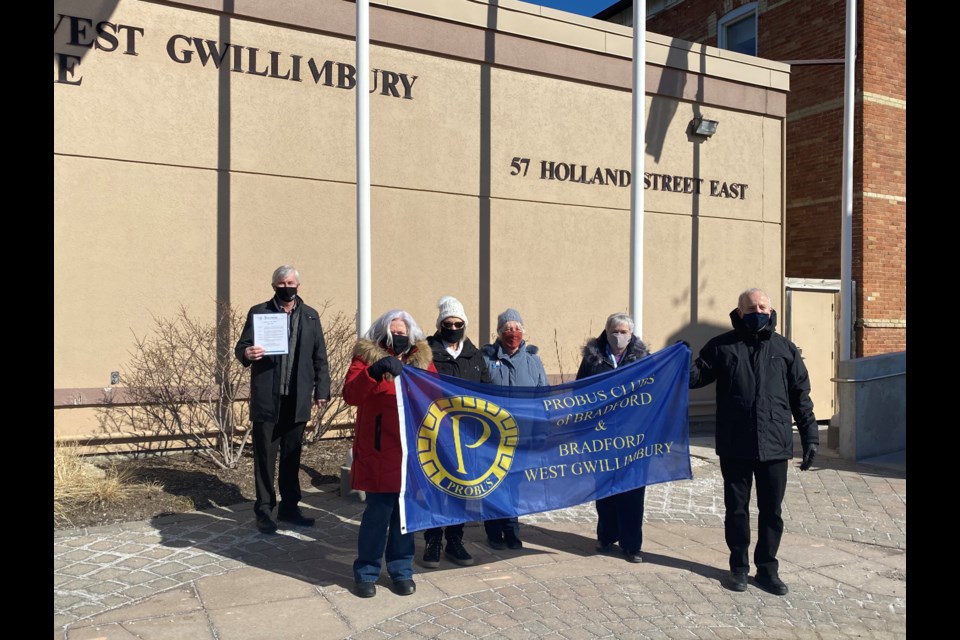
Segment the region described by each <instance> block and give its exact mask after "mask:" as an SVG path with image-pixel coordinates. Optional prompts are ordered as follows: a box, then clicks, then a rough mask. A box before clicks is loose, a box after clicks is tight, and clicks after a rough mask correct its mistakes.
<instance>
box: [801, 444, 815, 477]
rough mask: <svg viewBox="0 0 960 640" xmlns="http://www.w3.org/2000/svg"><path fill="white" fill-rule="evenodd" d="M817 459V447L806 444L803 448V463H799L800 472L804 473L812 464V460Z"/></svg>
mask: <svg viewBox="0 0 960 640" xmlns="http://www.w3.org/2000/svg"><path fill="white" fill-rule="evenodd" d="M816 457H817V445H815V444H808V445H806V446H805V447H804V448H803V462H801V463H800V471H806V470H807V469H809V468H810V465H812V464H813V459H814V458H816Z"/></svg>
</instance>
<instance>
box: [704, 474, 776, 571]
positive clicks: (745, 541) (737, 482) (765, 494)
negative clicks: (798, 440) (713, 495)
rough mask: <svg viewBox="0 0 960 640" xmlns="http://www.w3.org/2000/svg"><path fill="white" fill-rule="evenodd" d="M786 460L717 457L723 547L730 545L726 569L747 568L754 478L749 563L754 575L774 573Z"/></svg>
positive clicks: (746, 569)
mask: <svg viewBox="0 0 960 640" xmlns="http://www.w3.org/2000/svg"><path fill="white" fill-rule="evenodd" d="M788 462H789V461H788V460H774V461H771V462H760V461H759V460H738V459H736V458H726V457H724V458H720V472H721V473H722V474H723V504H724V506H725V507H726V516H725V517H724V520H723V528H724V535H725V537H726V540H727V547H729V548H730V571H733V572H734V573H743V574H746V573H749V571H750V555H749V554H750V489H751V486H752V484H753V480H754V478H756V481H757V511H758V517H757V546H756V548H755V549H754V551H753V563H754V564H755V565H756V566H757V574H758V575H764V574H766V575H772V576H775V575H777V571H778V570H779V568H780V564H779V563H778V562H777V550H778V549H779V548H780V538H781V537H782V536H783V518H781V517H780V504H781V503H782V502H783V495H784V492H785V491H786V488H787V464H788Z"/></svg>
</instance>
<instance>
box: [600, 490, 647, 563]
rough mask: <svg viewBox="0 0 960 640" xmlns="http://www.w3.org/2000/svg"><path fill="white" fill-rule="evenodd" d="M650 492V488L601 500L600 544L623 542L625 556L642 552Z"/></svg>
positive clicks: (621, 544)
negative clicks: (644, 524)
mask: <svg viewBox="0 0 960 640" xmlns="http://www.w3.org/2000/svg"><path fill="white" fill-rule="evenodd" d="M646 492H647V488H646V487H639V488H637V489H630V490H629V491H624V492H623V493H618V494H616V495H614V496H607V497H606V498H600V499H599V500H597V540H598V541H599V542H600V544H602V545H608V544H613V543H614V542H619V543H620V548H621V549H623V551H624V552H625V553H639V552H640V547H641V546H643V501H644V498H645V497H646Z"/></svg>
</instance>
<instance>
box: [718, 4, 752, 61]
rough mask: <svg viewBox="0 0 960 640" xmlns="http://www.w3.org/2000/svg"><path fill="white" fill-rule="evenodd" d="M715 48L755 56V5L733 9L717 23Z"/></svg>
mask: <svg viewBox="0 0 960 640" xmlns="http://www.w3.org/2000/svg"><path fill="white" fill-rule="evenodd" d="M717 46H719V47H720V48H721V49H726V50H728V51H736V52H737V53H746V54H747V55H751V56H755V55H757V3H756V2H751V3H750V4H745V5H743V6H742V7H740V8H738V9H735V10H733V11H731V12H730V13H728V14H727V15H725V16H723V17H722V18H720V20H718V21H717Z"/></svg>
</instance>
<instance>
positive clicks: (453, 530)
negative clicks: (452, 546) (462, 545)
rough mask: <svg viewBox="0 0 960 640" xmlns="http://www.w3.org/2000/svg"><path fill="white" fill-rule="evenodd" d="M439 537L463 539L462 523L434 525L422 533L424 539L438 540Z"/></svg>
mask: <svg viewBox="0 0 960 640" xmlns="http://www.w3.org/2000/svg"><path fill="white" fill-rule="evenodd" d="M440 538H445V539H447V540H463V525H462V524H452V525H450V526H447V527H434V528H433V529H427V530H426V532H425V533H424V534H423V539H424V540H428V541H429V540H439V539H440Z"/></svg>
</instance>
